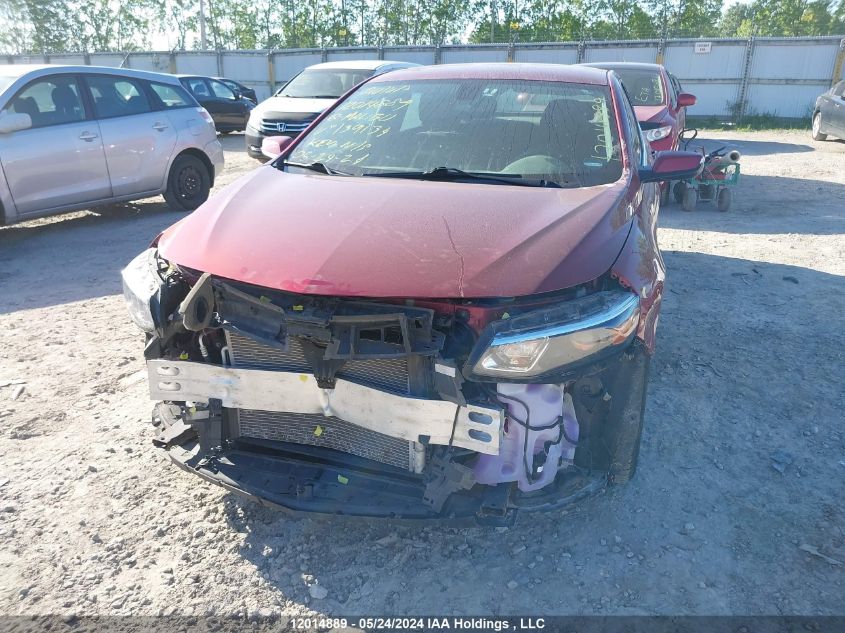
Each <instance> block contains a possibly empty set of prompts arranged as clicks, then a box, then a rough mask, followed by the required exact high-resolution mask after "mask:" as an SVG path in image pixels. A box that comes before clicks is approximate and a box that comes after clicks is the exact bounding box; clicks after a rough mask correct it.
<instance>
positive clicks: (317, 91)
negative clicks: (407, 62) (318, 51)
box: [276, 69, 375, 99]
mask: <svg viewBox="0 0 845 633" xmlns="http://www.w3.org/2000/svg"><path fill="white" fill-rule="evenodd" d="M374 72H375V71H373V70H343V69H335V70H303V71H302V72H301V73H299V74H298V75H297V76H296V77H294V78H293V79H291V80H290V82H289V83H288V84H287V85H286V86H285V87H284V88H282V89H281V90H279V92H277V93H276V95H277V96H280V97H298V98H300V99H309V98H310V99H317V98H321V99H337V98H338V97H340V96H341V95H342V94H343V93H345V92H346V91H347V90H349V89H351V88H353V87H355V86H357V85H358V84H359V83H361V82H362V81H364V80H365V79H368V78H369V77H371V76H372V75H373V73H374Z"/></svg>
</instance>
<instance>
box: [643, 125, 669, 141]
mask: <svg viewBox="0 0 845 633" xmlns="http://www.w3.org/2000/svg"><path fill="white" fill-rule="evenodd" d="M671 133H672V126H671V125H662V126H660V127H656V128H654V129H651V130H646V133H645V138H646V140H647V141H649V142H652V141H659V140H660V139H662V138H666V137H667V136H669V134H671Z"/></svg>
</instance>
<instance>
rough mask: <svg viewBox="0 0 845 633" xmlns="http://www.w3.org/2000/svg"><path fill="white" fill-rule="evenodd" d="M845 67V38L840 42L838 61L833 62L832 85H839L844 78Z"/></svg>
mask: <svg viewBox="0 0 845 633" xmlns="http://www.w3.org/2000/svg"><path fill="white" fill-rule="evenodd" d="M843 65H845V37H843V38H842V40H841V41H840V42H839V50H838V51H837V52H836V61H834V62H833V76H832V77H831V78H830V85H831V86H832V85H833V84H835V83H837V82H838V81H839V78H840V77H842V66H843Z"/></svg>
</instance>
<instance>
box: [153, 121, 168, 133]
mask: <svg viewBox="0 0 845 633" xmlns="http://www.w3.org/2000/svg"><path fill="white" fill-rule="evenodd" d="M168 127H169V126H168V125H167V124H166V123H161V122H160V121H156V122H155V123H153V129H155V130H158V131H159V132H164V131H165V130H166V129H167V128H168Z"/></svg>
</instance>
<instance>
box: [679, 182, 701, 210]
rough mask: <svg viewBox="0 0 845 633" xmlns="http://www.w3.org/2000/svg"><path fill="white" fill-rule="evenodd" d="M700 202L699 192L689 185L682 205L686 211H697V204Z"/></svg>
mask: <svg viewBox="0 0 845 633" xmlns="http://www.w3.org/2000/svg"><path fill="white" fill-rule="evenodd" d="M697 203H698V192H696V190H695V189H693V188H692V187H687V190H686V191H685V192H684V200H683V202H681V207H682V208H683V210H684V211H695V205H696V204H697Z"/></svg>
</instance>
